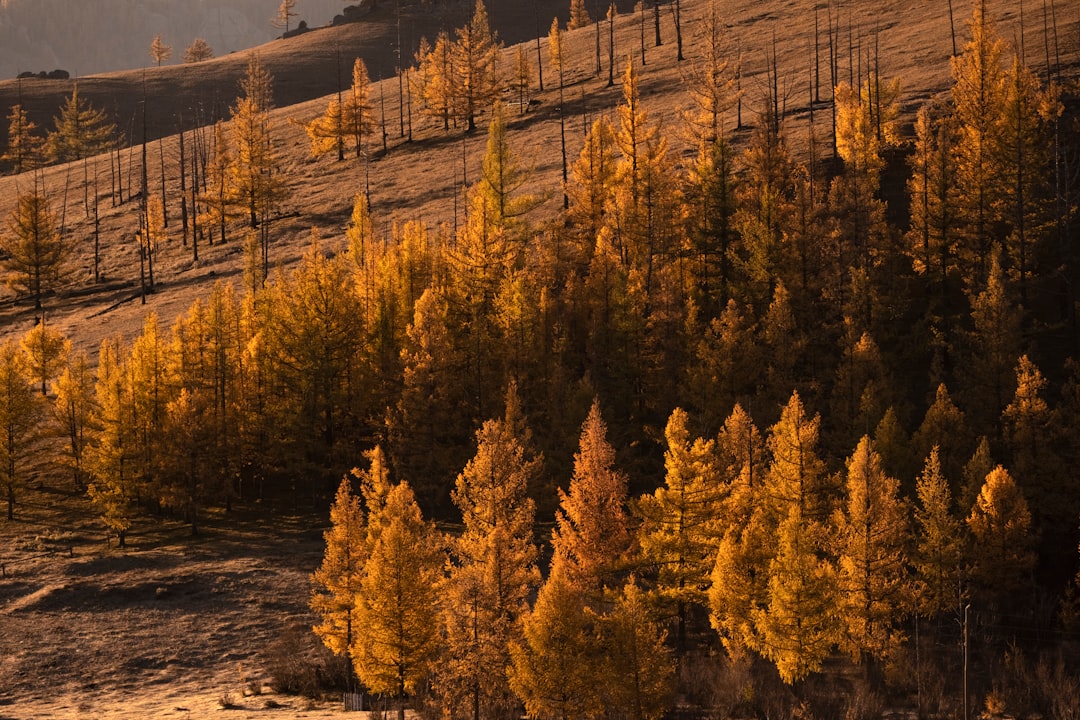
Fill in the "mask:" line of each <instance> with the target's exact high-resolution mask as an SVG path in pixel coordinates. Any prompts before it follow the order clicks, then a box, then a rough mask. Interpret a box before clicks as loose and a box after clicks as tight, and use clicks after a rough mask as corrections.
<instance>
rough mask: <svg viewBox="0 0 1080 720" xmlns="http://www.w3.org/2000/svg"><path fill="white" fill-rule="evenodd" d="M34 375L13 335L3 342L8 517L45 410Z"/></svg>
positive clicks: (2, 451)
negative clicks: (36, 387) (35, 387)
mask: <svg viewBox="0 0 1080 720" xmlns="http://www.w3.org/2000/svg"><path fill="white" fill-rule="evenodd" d="M33 383H34V377H33V374H32V373H31V370H30V366H29V363H28V362H27V358H26V355H25V353H23V351H22V350H21V349H20V348H19V344H18V343H17V342H15V340H14V339H11V338H9V339H8V340H7V341H5V342H4V344H3V345H0V483H2V484H3V488H4V494H5V495H6V496H7V519H8V520H9V521H10V520H13V519H14V517H15V499H16V495H17V493H18V492H19V490H20V489H21V488H22V487H24V486H25V484H26V478H25V477H23V464H24V462H25V460H26V459H27V457H28V456H29V455H30V449H31V447H32V444H33V441H34V439H35V437H36V436H37V434H38V433H39V432H40V422H41V418H42V415H43V413H44V410H45V403H44V399H43V398H42V396H41V395H40V394H39V393H37V392H36V391H35V390H34V387H33Z"/></svg>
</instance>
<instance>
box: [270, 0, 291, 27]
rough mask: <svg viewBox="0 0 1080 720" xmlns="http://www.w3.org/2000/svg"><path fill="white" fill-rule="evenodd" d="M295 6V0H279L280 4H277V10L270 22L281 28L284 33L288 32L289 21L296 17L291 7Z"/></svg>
mask: <svg viewBox="0 0 1080 720" xmlns="http://www.w3.org/2000/svg"><path fill="white" fill-rule="evenodd" d="M295 7H296V0H281V4H280V5H278V9H277V12H276V13H275V14H274V18H273V20H272V23H273V25H274V27H276V28H282V29H284V30H285V33H286V34H288V32H289V23H290V21H291V20H292V19H293V18H294V17H296V13H294V12H293V8H295Z"/></svg>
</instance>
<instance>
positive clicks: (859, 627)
mask: <svg viewBox="0 0 1080 720" xmlns="http://www.w3.org/2000/svg"><path fill="white" fill-rule="evenodd" d="M846 480H847V482H846V489H847V498H846V503H845V505H844V507H843V509H842V511H841V512H840V513H838V517H837V519H836V526H837V537H838V540H839V571H840V572H839V580H840V584H841V587H842V588H843V592H842V594H841V597H842V598H843V600H842V607H841V612H842V615H843V619H844V624H845V625H846V639H845V645H846V646H847V647H848V649H849V651H851V652H852V653H853V654H857V655H859V656H861V658H862V659H863V662H866V663H874V662H875V661H879V660H883V659H885V658H886V657H887V656H888V654H889V653H890V652H891V651H893V650H895V649H896V648H897V647H898V646H899V644H900V641H901V640H902V635H901V633H900V631H899V627H898V624H899V620H900V619H901V618H902V617H903V616H904V614H905V611H906V610H907V609H908V607H909V606H910V603H909V596H910V587H909V585H908V582H907V577H906V575H907V552H906V549H905V548H906V546H907V545H908V542H909V531H908V518H907V507H906V504H905V503H904V501H903V500H902V499H901V498H900V492H899V491H900V483H899V481H898V480H896V479H895V478H892V477H889V476H888V475H886V474H885V472H884V471H883V470H882V468H881V456H880V455H878V453H877V451H876V450H875V449H874V445H873V442H872V441H871V440H870V438H869V437H867V436H865V435H864V436H863V438H862V439H861V440H860V441H859V446H858V447H857V448H856V450H855V453H854V454H853V455H852V456H851V457H850V458H848V461H847V478H846Z"/></svg>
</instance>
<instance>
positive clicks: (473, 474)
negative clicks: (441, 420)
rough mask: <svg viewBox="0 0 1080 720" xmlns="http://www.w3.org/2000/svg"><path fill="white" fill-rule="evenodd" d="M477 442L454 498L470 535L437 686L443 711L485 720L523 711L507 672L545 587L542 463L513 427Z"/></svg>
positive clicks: (449, 600)
mask: <svg viewBox="0 0 1080 720" xmlns="http://www.w3.org/2000/svg"><path fill="white" fill-rule="evenodd" d="M476 440H477V449H476V455H475V456H474V457H473V458H472V459H471V460H470V461H469V462H468V464H467V465H466V466H465V469H464V470H463V471H462V472H461V474H459V475H458V477H457V483H456V486H455V488H454V491H453V492H452V494H451V497H452V499H453V501H454V505H456V506H457V508H458V509H459V510H460V511H461V515H462V521H463V523H464V529H463V531H462V533H461V535H460V536H459V537H458V539H457V541H456V542H455V543H454V545H453V547H452V553H451V556H452V563H451V566H450V570H449V576H448V577H447V580H446V584H445V586H444V588H443V591H442V595H443V597H444V599H445V603H444V617H443V632H444V648H443V649H444V652H443V656H442V659H441V661H440V664H439V670H438V673H437V675H436V678H435V683H434V686H435V691H436V693H437V694H438V695H439V697H440V698H441V700H442V702H443V704H444V705H446V706H451V707H459V708H462V709H463V711H462V714H463V715H465V716H468V717H471V718H472V719H473V720H480V718H483V717H491V716H495V715H499V714H505V713H507V712H508V711H509V710H510V709H511V708H513V707H514V706H515V705H516V703H517V700H516V698H515V696H514V693H513V692H512V691H511V689H510V685H509V681H508V679H507V675H506V668H507V667H508V666H509V665H510V647H511V645H512V644H513V643H514V642H520V641H521V623H520V618H521V615H522V613H523V612H525V611H526V610H527V609H528V598H529V594H530V593H531V592H532V591H533V589H534V588H535V587H536V586H537V585H538V583H539V579H540V578H539V576H540V573H539V571H538V570H537V567H536V554H537V551H536V546H535V545H534V544H533V540H532V537H533V515H534V510H533V507H534V506H533V501H532V500H531V499H530V498H529V496H528V487H529V485H530V483H532V482H535V480H536V478H537V474H538V472H539V464H540V460H539V459H538V458H535V457H532V456H531V454H530V453H529V451H528V450H527V449H526V447H525V439H524V438H523V437H521V436H520V434H519V433H515V432H514V428H513V427H512V423H511V422H509V421H508V419H501V420H488V421H486V422H485V423H484V424H483V426H482V427H481V428H480V430H478V431H477V433H476Z"/></svg>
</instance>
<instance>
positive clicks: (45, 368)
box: [19, 316, 71, 395]
mask: <svg viewBox="0 0 1080 720" xmlns="http://www.w3.org/2000/svg"><path fill="white" fill-rule="evenodd" d="M19 344H20V345H22V349H23V352H25V353H26V358H27V360H28V361H29V362H30V370H31V373H32V375H33V378H34V381H35V382H39V383H41V394H42V395H45V394H46V390H47V383H48V381H49V379H50V378H53V377H56V375H57V373H58V372H60V369H61V368H63V367H64V366H65V365H66V364H67V358H68V355H69V354H70V353H71V341H70V340H68V339H67V338H66V337H64V334H63V333H62V332H60V331H59V330H57V329H55V328H54V327H53V326H52V325H47V324H46V323H45V318H44V316H42V318H41V320H40V322H38V324H37V325H35V326H34V327H33V328H32V329H31V330H30V331H29V332H28V333H26V334H25V335H23V337H22V340H20V341H19Z"/></svg>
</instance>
